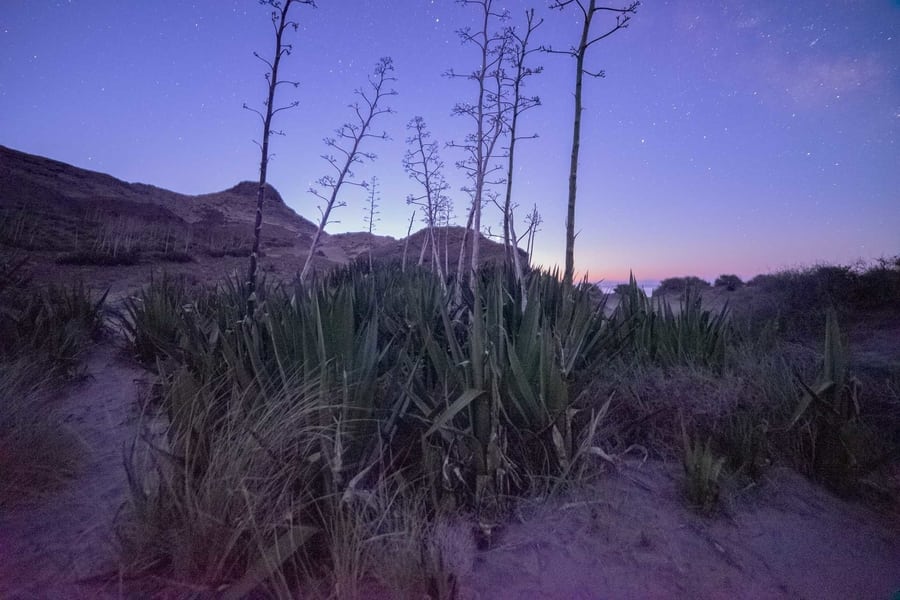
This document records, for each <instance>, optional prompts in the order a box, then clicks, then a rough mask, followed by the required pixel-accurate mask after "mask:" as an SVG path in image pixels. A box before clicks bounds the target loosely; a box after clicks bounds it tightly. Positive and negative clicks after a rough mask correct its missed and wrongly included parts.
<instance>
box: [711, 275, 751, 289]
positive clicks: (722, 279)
mask: <svg viewBox="0 0 900 600" xmlns="http://www.w3.org/2000/svg"><path fill="white" fill-rule="evenodd" d="M713 285H715V286H716V287H724V288H725V289H726V290H728V291H729V292H733V291H734V290H736V289H738V288H739V287H741V286H743V285H744V282H743V281H741V278H740V277H738V276H737V275H719V276H718V277H717V278H716V282H715V284H713Z"/></svg>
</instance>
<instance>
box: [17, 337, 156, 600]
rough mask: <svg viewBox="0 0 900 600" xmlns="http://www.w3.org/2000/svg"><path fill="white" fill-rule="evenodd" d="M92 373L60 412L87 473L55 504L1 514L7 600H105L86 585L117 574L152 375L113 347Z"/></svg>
mask: <svg viewBox="0 0 900 600" xmlns="http://www.w3.org/2000/svg"><path fill="white" fill-rule="evenodd" d="M84 366H85V371H86V373H87V377H85V378H84V380H82V381H79V382H77V383H74V384H72V385H71V386H69V387H67V388H65V389H64V390H63V393H62V394H61V395H60V398H59V400H58V402H57V403H56V404H55V406H54V408H55V410H56V411H58V413H59V415H60V417H61V420H62V421H63V422H64V423H65V424H66V426H67V427H69V428H70V429H71V430H72V432H73V433H74V435H75V436H76V437H77V439H78V440H79V441H80V443H81V446H82V447H81V448H80V450H81V452H82V453H83V456H82V457H81V460H82V462H81V466H80V469H79V471H78V472H77V474H76V475H75V476H74V477H73V478H72V479H70V480H68V481H66V482H65V484H64V485H63V487H62V488H61V489H59V490H56V491H55V492H54V493H53V494H52V495H50V496H49V497H47V498H43V499H41V500H37V501H35V502H34V503H32V504H31V505H28V506H21V507H17V508H15V509H13V510H12V511H10V512H8V513H6V514H2V515H0V597H2V598H97V597H98V595H99V592H100V590H99V589H97V588H96V587H94V586H88V585H84V584H79V583H77V582H78V580H80V579H84V578H87V577H90V576H93V575H97V574H98V573H101V572H103V571H106V572H109V570H111V569H113V568H115V564H116V550H115V544H114V536H113V520H114V519H115V516H116V513H117V511H118V510H119V508H120V507H121V505H122V503H123V501H124V500H125V494H126V491H127V479H126V475H125V469H124V466H123V449H124V448H125V445H126V444H127V443H129V442H130V441H131V440H132V439H133V436H134V432H135V427H136V420H137V415H136V412H135V411H136V406H137V403H136V400H137V398H138V394H139V391H140V390H141V389H142V388H143V387H144V386H145V385H146V381H147V378H148V373H147V371H145V370H144V369H142V368H141V367H140V366H139V365H137V364H136V363H134V362H133V361H131V360H130V359H128V358H127V357H126V356H125V355H124V353H123V352H122V351H121V350H120V349H118V348H116V347H115V346H114V345H113V344H112V342H109V341H106V342H104V343H103V344H102V345H99V346H96V347H94V348H92V349H91V350H90V351H89V353H88V354H87V356H86V357H85V360H84Z"/></svg>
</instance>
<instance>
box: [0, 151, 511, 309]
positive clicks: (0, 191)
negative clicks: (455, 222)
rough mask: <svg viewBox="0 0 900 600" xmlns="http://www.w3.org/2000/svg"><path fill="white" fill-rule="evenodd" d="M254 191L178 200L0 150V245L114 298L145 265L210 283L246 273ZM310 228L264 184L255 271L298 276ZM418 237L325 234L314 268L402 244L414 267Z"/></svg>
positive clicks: (389, 255) (445, 233)
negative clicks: (258, 267)
mask: <svg viewBox="0 0 900 600" xmlns="http://www.w3.org/2000/svg"><path fill="white" fill-rule="evenodd" d="M256 193H257V184H256V183H254V182H250V181H244V182H241V183H238V184H237V185H235V186H234V187H231V188H229V189H227V190H222V191H219V192H214V193H209V194H200V195H196V196H192V195H187V194H179V193H177V192H173V191H170V190H166V189H163V188H159V187H156V186H153V185H148V184H144V183H127V182H124V181H121V180H119V179H116V178H115V177H112V176H110V175H107V174H104V173H99V172H96V171H90V170H86V169H81V168H78V167H75V166H72V165H69V164H66V163H63V162H60V161H56V160H52V159H49V158H45V157H42V156H37V155H32V154H27V153H24V152H19V151H17V150H13V149H11V148H6V147H3V146H0V245H3V246H4V247H6V248H7V249H8V252H20V253H24V254H26V255H27V257H28V259H29V261H31V262H32V263H33V264H36V265H42V268H40V269H32V271H34V272H35V273H36V274H37V277H38V278H39V279H47V280H49V281H52V280H56V279H59V278H61V277H62V278H68V277H69V276H70V275H71V276H80V277H82V278H85V279H87V280H88V282H89V283H91V284H95V285H100V286H110V287H112V288H113V295H114V296H115V295H116V294H117V293H124V292H125V290H127V289H132V290H133V289H134V288H135V287H137V286H139V285H141V284H143V283H145V282H146V280H147V274H148V273H147V271H148V269H147V267H150V269H151V270H152V269H153V268H165V269H166V270H167V271H170V272H176V273H182V274H187V275H191V276H192V277H193V278H195V279H196V280H197V281H215V280H217V279H218V278H220V277H221V276H223V275H225V274H227V273H230V272H232V271H234V270H241V269H243V268H246V265H245V263H246V261H245V260H244V259H245V257H247V256H249V253H250V250H251V247H252V242H253V222H254V219H255V217H256ZM315 231H316V225H315V224H314V223H312V222H311V221H309V220H308V219H306V218H304V217H302V216H301V215H298V214H297V213H296V212H294V211H293V210H292V209H291V208H290V207H289V206H288V205H287V204H286V203H285V202H284V199H283V198H282V197H281V195H280V194H279V192H278V191H277V190H276V189H275V188H274V187H272V186H268V188H267V192H266V201H265V206H264V210H263V229H262V233H263V240H262V257H261V263H260V264H261V267H262V269H263V270H264V271H267V272H271V273H273V274H276V275H278V276H283V277H290V276H292V275H293V274H295V273H296V272H297V271H298V270H299V269H300V268H301V267H302V265H303V262H304V261H305V259H306V255H307V253H308V249H309V244H310V241H311V238H312V235H313V234H314V233H315ZM462 231H463V230H462V228H459V227H450V228H447V229H443V230H442V231H441V232H440V233H439V235H438V238H439V240H440V243H441V245H442V247H445V248H447V249H449V252H450V257H451V259H450V260H449V261H448V262H449V263H450V267H451V270H453V269H455V264H456V260H454V258H453V257H455V256H458V252H459V248H460V242H461V239H462ZM424 239H425V231H424V230H422V231H419V232H417V233H415V234H413V235H412V236H410V239H409V243H408V247H407V243H406V241H405V240H396V239H394V238H391V237H387V236H378V235H372V234H369V233H365V232H358V233H343V234H337V235H328V234H327V233H326V234H324V235H323V236H322V239H321V241H320V247H319V249H318V251H317V253H316V254H317V255H316V257H315V261H314V266H315V267H316V268H317V269H327V268H329V267H331V266H335V265H342V264H347V263H348V262H349V261H351V260H354V259H357V258H359V257H361V256H363V255H370V256H371V257H372V258H373V259H374V260H399V259H401V257H402V256H403V252H404V248H405V247H407V252H408V257H409V258H408V260H409V261H410V263H416V262H418V256H419V251H420V249H421V247H422V243H423V240H424ZM482 247H483V250H482V252H483V256H484V260H485V261H486V262H487V261H493V260H498V259H500V258H502V256H503V248H502V246H501V245H499V244H497V243H495V242H492V241H490V240H488V239H487V238H483V246H482ZM429 261H430V253H429V254H427V255H426V257H425V262H426V263H428V262H429ZM136 267H144V268H141V269H138V270H137V271H135V268H136ZM72 271H74V272H72ZM70 272H71V273H70Z"/></svg>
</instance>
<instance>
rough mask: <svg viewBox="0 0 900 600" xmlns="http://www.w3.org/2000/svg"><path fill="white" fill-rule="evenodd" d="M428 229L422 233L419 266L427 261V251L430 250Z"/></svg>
mask: <svg viewBox="0 0 900 600" xmlns="http://www.w3.org/2000/svg"><path fill="white" fill-rule="evenodd" d="M428 231H429V230H426V231H425V232H424V233H423V234H422V248H421V249H420V250H419V266H420V267H421V266H422V264H423V263H424V262H425V251H426V250H428V241H429V240H428Z"/></svg>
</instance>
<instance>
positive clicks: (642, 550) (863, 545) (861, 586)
mask: <svg viewBox="0 0 900 600" xmlns="http://www.w3.org/2000/svg"><path fill="white" fill-rule="evenodd" d="M464 589H465V594H464V595H465V596H468V597H471V598H483V599H485V600H487V599H488V598H491V599H513V598H521V599H526V598H528V599H532V598H570V599H578V598H581V599H587V598H616V599H618V598H635V599H638V598H723V599H724V598H729V599H731V598H809V599H811V600H812V599H817V600H818V599H828V598H834V599H843V598H856V599H860V600H862V599H867V598H871V599H873V600H874V599H877V598H883V599H887V598H890V597H891V594H892V593H893V592H894V591H895V590H898V589H900V522H898V520H897V514H896V513H895V514H894V515H893V516H887V515H879V514H876V513H874V512H872V511H870V510H868V509H866V508H864V507H861V506H859V505H855V504H851V503H848V502H844V501H842V500H840V499H838V498H836V497H834V496H832V495H831V494H829V493H828V492H826V491H825V490H823V489H822V488H820V487H817V486H815V485H813V484H811V483H810V482H808V481H807V480H806V479H804V478H803V477H801V476H800V475H797V474H796V473H794V472H791V471H789V470H787V469H779V468H776V469H773V470H772V471H771V472H770V473H769V475H768V477H767V481H766V482H764V483H763V484H762V486H760V488H758V489H756V490H752V491H750V492H745V493H744V494H743V495H742V496H740V497H739V498H738V499H737V500H735V501H734V502H733V503H732V506H731V507H730V508H729V510H728V511H727V514H725V515H720V516H718V517H716V518H712V519H707V518H703V517H701V516H698V515H696V514H694V513H692V512H691V511H689V510H688V509H686V508H685V506H684V503H683V501H682V500H681V498H680V497H679V492H678V473H677V468H676V467H673V466H667V465H661V464H652V463H650V464H647V465H644V466H643V467H642V468H640V469H626V470H625V471H624V472H623V473H621V474H618V475H616V474H613V475H610V476H609V477H604V478H602V479H601V480H600V481H598V482H596V483H594V484H592V485H590V486H588V487H586V488H584V489H582V490H580V491H579V492H578V493H577V494H574V495H573V496H572V497H570V498H567V499H565V500H559V501H553V502H547V503H545V504H542V505H540V506H536V507H533V508H532V509H531V510H528V511H527V514H525V515H524V518H523V519H522V520H521V522H519V523H514V524H511V525H510V526H509V527H508V529H507V531H506V532H505V533H504V534H503V535H502V536H501V539H500V540H499V541H498V543H497V544H496V546H495V547H494V548H493V549H491V550H489V551H487V552H483V553H481V554H480V555H478V556H476V557H475V566H474V569H473V572H472V576H471V578H469V580H468V581H467V582H466V583H465V584H464Z"/></svg>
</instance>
